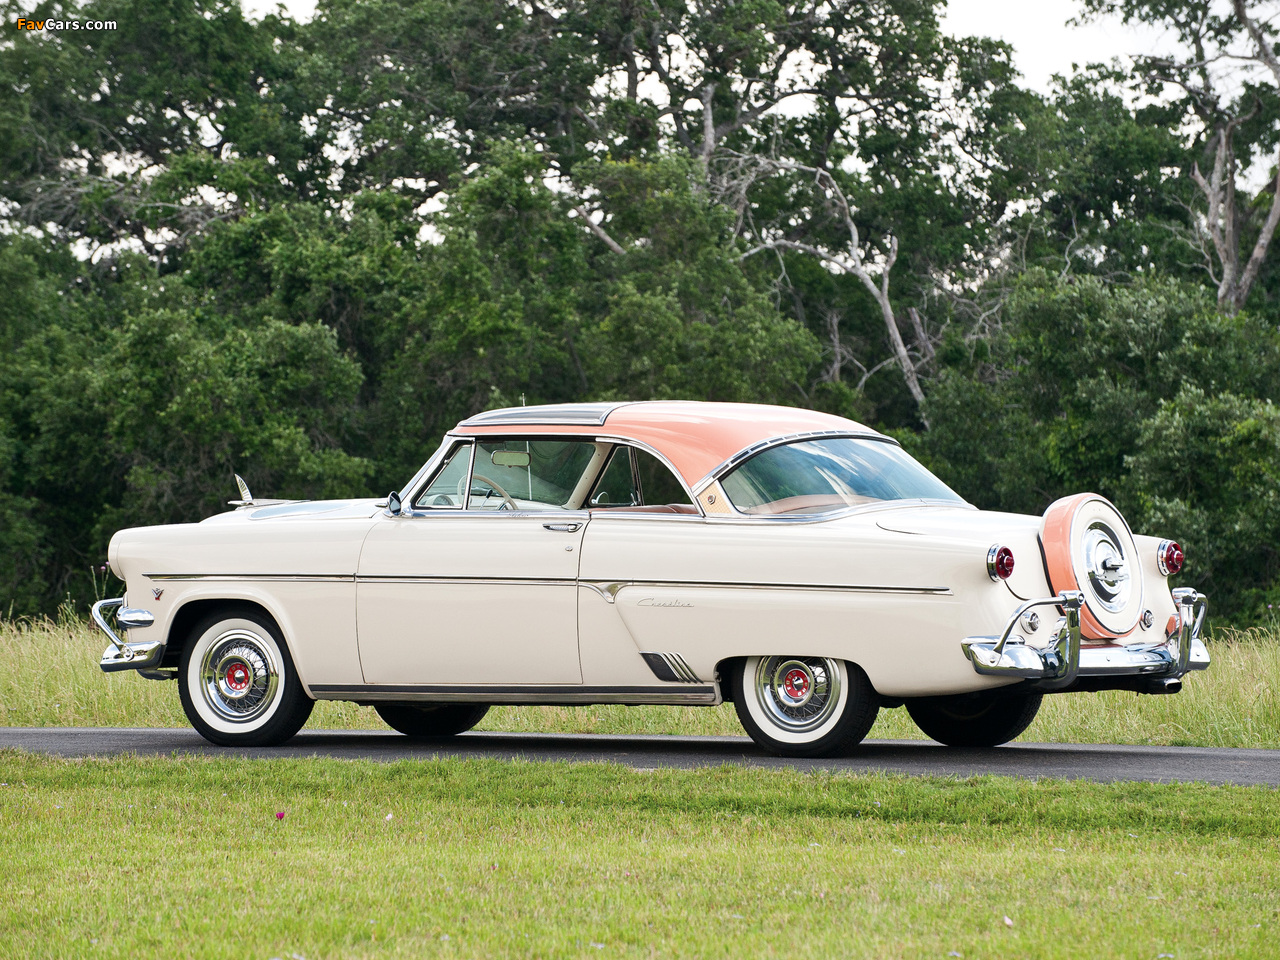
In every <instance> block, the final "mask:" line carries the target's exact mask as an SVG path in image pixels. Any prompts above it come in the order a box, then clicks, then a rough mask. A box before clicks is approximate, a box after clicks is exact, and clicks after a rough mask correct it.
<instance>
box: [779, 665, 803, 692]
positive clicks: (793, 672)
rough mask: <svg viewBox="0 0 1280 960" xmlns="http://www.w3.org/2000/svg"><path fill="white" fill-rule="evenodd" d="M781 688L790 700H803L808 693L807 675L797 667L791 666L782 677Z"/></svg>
mask: <svg viewBox="0 0 1280 960" xmlns="http://www.w3.org/2000/svg"><path fill="white" fill-rule="evenodd" d="M782 689H784V690H786V691H787V696H788V697H790V698H791V699H792V700H803V699H804V698H805V696H806V695H808V693H809V675H808V674H807V673H805V672H804V671H803V670H801V669H800V668H799V667H792V668H791V669H790V670H788V671H787V675H786V676H785V677H783V678H782Z"/></svg>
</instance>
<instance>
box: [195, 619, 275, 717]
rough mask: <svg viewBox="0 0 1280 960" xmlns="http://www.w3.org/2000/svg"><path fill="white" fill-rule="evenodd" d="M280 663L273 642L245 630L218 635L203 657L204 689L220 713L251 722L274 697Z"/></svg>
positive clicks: (209, 702)
mask: <svg viewBox="0 0 1280 960" xmlns="http://www.w3.org/2000/svg"><path fill="white" fill-rule="evenodd" d="M279 682H280V666H279V664H278V663H277V662H276V658H275V653H274V651H273V649H272V647H271V645H270V644H268V643H267V642H266V641H264V640H263V639H262V638H261V637H260V636H257V635H256V634H253V633H249V632H248V631H244V630H232V631H230V632H228V633H224V634H223V635H222V636H220V637H218V638H217V639H216V640H214V641H213V643H211V644H209V648H208V649H207V650H206V651H205V654H204V657H203V658H202V659H201V661H200V692H201V694H202V696H203V697H204V701H205V703H206V704H208V705H209V707H210V708H211V709H212V710H213V711H214V713H216V714H217V715H218V716H219V717H221V718H222V719H224V720H230V721H232V722H235V723H249V722H251V721H253V720H255V719H257V718H258V717H259V716H261V715H262V714H263V713H264V712H265V711H266V710H267V709H268V708H270V706H271V703H272V701H273V698H274V694H275V691H276V686H277V685H278V684H279Z"/></svg>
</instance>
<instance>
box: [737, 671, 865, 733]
mask: <svg viewBox="0 0 1280 960" xmlns="http://www.w3.org/2000/svg"><path fill="white" fill-rule="evenodd" d="M735 681H736V682H735V683H734V700H733V705H734V708H735V709H736V710H737V711H738V719H739V720H740V721H741V722H742V726H743V727H745V728H746V731H747V733H749V734H751V739H753V740H754V741H755V742H756V743H758V744H759V745H760V746H761V747H763V748H764V749H765V750H768V751H769V752H770V753H776V754H779V755H780V756H784V757H830V756H839V755H840V754H843V753H846V752H848V751H849V750H851V749H852V748H853V747H855V746H857V745H858V744H859V743H861V742H862V739H863V738H864V737H865V736H866V735H867V733H868V731H870V729H871V725H872V724H873V723H875V720H876V714H877V713H878V712H879V709H880V699H879V697H878V696H877V694H876V692H875V689H874V688H873V687H872V686H871V681H870V680H868V679H867V675H866V674H865V673H863V671H862V668H861V667H859V666H858V665H857V664H852V663H846V662H845V661H844V660H833V659H831V658H829V657H800V656H797V657H789V656H783V657H748V658H747V659H746V660H744V661H742V663H741V665H740V667H739V668H738V669H737V671H736V677H735Z"/></svg>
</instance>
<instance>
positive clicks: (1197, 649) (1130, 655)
mask: <svg viewBox="0 0 1280 960" xmlns="http://www.w3.org/2000/svg"><path fill="white" fill-rule="evenodd" d="M1173 599H1174V602H1175V603H1176V604H1177V605H1178V629H1177V630H1176V631H1174V633H1172V634H1171V635H1170V636H1169V637H1168V638H1167V639H1166V640H1165V642H1164V643H1157V644H1149V643H1146V644H1138V643H1135V644H1129V645H1127V646H1121V647H1116V646H1107V647H1087V648H1086V647H1082V645H1081V643H1080V605H1081V604H1082V603H1083V602H1084V597H1083V595H1082V594H1081V593H1080V591H1078V590H1064V591H1062V593H1061V594H1060V595H1058V596H1056V597H1046V598H1044V599H1042V600H1031V601H1029V602H1027V603H1024V604H1023V605H1022V606H1020V607H1019V608H1018V609H1017V610H1015V611H1014V613H1013V615H1012V616H1011V617H1010V618H1009V622H1008V623H1006V624H1005V627H1004V630H1003V631H1001V633H1000V636H998V637H966V638H965V639H964V640H962V641H961V646H962V649H963V650H964V654H965V656H966V657H968V658H969V660H970V662H972V664H973V669H974V670H975V671H977V672H978V673H980V674H982V675H983V676H987V677H1020V678H1022V679H1025V680H1031V681H1034V682H1035V686H1037V687H1040V688H1042V689H1046V690H1057V689H1061V688H1063V687H1069V686H1071V684H1073V683H1075V681H1076V679H1077V678H1078V677H1121V676H1136V677H1147V678H1150V679H1151V680H1152V681H1154V683H1153V685H1152V689H1151V690H1150V691H1149V692H1152V693H1156V692H1168V693H1176V692H1177V690H1178V689H1179V687H1180V684H1176V683H1174V681H1177V680H1178V679H1179V678H1180V677H1182V675H1183V674H1185V673H1187V672H1188V671H1189V670H1204V669H1205V668H1206V667H1208V666H1209V651H1208V649H1207V648H1206V647H1205V645H1204V641H1202V640H1201V639H1200V628H1201V627H1202V626H1204V616H1205V612H1206V610H1207V609H1208V601H1207V600H1206V599H1205V595H1204V594H1203V593H1198V592H1196V591H1195V590H1193V589H1191V588H1190V587H1179V588H1178V589H1176V590H1174V591H1173ZM1036 607H1060V608H1061V609H1062V613H1063V615H1062V616H1061V617H1059V618H1058V624H1057V627H1056V629H1055V633H1054V635H1053V639H1052V641H1051V642H1050V643H1049V644H1047V645H1046V646H1043V647H1037V646H1032V645H1031V644H1029V643H1027V642H1026V640H1025V639H1024V638H1023V637H1022V636H1021V635H1019V634H1015V633H1014V631H1015V629H1016V628H1017V626H1018V624H1019V623H1020V622H1021V621H1022V619H1023V617H1024V616H1025V615H1026V614H1028V613H1030V612H1031V611H1032V610H1034V609H1035V608H1036Z"/></svg>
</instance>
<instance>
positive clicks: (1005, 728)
mask: <svg viewBox="0 0 1280 960" xmlns="http://www.w3.org/2000/svg"><path fill="white" fill-rule="evenodd" d="M1043 699H1044V694H1042V693H1030V692H1025V691H1019V692H1016V693H1015V692H1005V691H1003V690H984V691H982V692H981V693H964V694H959V695H957V696H954V697H921V698H919V699H916V700H908V701H907V713H909V714H911V719H912V720H914V721H915V723H916V726H917V727H919V728H920V729H921V730H922V731H924V734H925V736H927V737H930V738H932V739H934V740H937V741H938V742H939V743H945V744H946V745H947V746H949V747H998V746H999V745H1000V744H1002V743H1008V742H1009V741H1010V740H1012V739H1013V738H1014V737H1016V736H1018V734H1020V733H1022V731H1023V730H1026V729H1027V727H1029V726H1031V721H1032V720H1034V719H1035V718H1036V713H1037V712H1038V711H1039V710H1040V701H1041V700H1043Z"/></svg>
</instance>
